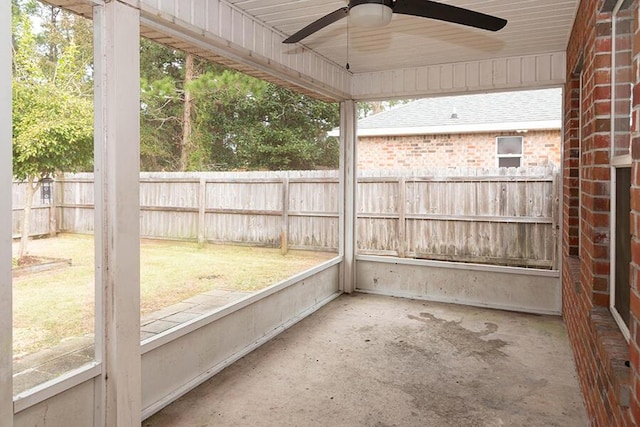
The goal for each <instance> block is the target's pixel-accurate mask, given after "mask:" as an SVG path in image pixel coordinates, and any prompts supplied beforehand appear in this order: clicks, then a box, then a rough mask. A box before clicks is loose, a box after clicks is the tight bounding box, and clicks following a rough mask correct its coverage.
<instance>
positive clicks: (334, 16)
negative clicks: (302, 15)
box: [282, 6, 349, 43]
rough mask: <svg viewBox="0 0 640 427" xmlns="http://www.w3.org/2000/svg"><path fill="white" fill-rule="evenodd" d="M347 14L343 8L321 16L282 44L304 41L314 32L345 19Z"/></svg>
mask: <svg viewBox="0 0 640 427" xmlns="http://www.w3.org/2000/svg"><path fill="white" fill-rule="evenodd" d="M348 14H349V8H348V7H346V6H345V7H343V8H340V9H338V10H336V11H335V12H331V13H330V14H328V15H325V16H323V17H322V18H320V19H318V20H317V21H313V22H312V23H311V24H309V25H307V26H306V27H304V28H303V29H301V30H300V31H298V32H297V33H295V34H293V35H292V36H290V37H289V38H287V39H286V40H285V41H283V42H282V43H297V42H299V41H300V40H302V39H304V38H305V37H308V36H310V35H311V34H313V33H315V32H316V31H318V30H321V29H323V28H324V27H326V26H327V25H330V24H333V23H334V22H336V21H339V20H341V19H342V18H344V17H346V16H347V15H348Z"/></svg>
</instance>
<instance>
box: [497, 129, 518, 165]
mask: <svg viewBox="0 0 640 427" xmlns="http://www.w3.org/2000/svg"><path fill="white" fill-rule="evenodd" d="M496 146H497V153H498V167H499V168H519V167H520V166H522V137H521V136H499V137H497V138H496Z"/></svg>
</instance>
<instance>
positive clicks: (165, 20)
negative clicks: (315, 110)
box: [123, 0, 351, 100]
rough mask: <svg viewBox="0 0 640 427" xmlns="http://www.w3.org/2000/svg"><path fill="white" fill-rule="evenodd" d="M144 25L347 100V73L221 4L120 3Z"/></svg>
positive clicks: (205, 0) (207, 0) (190, 0)
mask: <svg viewBox="0 0 640 427" xmlns="http://www.w3.org/2000/svg"><path fill="white" fill-rule="evenodd" d="M123 1H125V2H127V3H129V4H131V5H132V6H133V7H137V8H139V9H140V13H141V17H142V23H143V25H146V26H150V27H153V28H154V29H155V30H157V31H159V32H163V33H167V34H169V35H170V36H171V37H174V38H178V39H181V40H184V41H186V42H187V43H189V44H191V45H195V46H197V47H198V48H201V49H204V50H209V51H211V52H213V53H215V54H217V55H220V56H223V57H225V58H229V59H231V60H233V61H235V62H237V63H239V64H242V65H246V66H249V67H251V68H253V69H255V70H258V71H259V72H261V73H266V74H269V75H272V76H274V77H275V78H277V79H281V80H285V81H288V82H291V83H293V84H294V85H297V86H301V87H303V88H305V89H309V90H311V91H314V92H317V93H319V94H322V95H323V96H324V97H328V98H331V99H334V100H343V99H347V98H348V96H349V88H350V86H351V85H350V78H351V74H350V73H349V72H348V71H347V70H345V69H344V68H343V67H342V66H340V65H338V64H335V63H333V62H331V61H329V60H327V59H326V58H324V57H322V56H320V55H318V54H317V53H315V52H313V51H311V50H310V49H307V48H306V47H303V46H301V45H285V44H283V43H282V41H283V40H284V38H285V37H284V35H283V34H281V33H279V32H277V31H276V30H274V29H273V28H269V27H267V26H266V25H265V24H264V23H262V22H260V21H258V20H256V19H255V18H253V17H251V16H249V15H247V14H246V13H244V12H243V11H241V10H240V9H238V8H237V7H235V6H233V5H230V4H229V3H227V2H225V1H222V0H123Z"/></svg>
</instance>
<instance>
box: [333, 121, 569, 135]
mask: <svg viewBox="0 0 640 427" xmlns="http://www.w3.org/2000/svg"><path fill="white" fill-rule="evenodd" d="M561 128H562V121H561V120H545V121H531V122H511V123H484V124H470V125H453V126H450V125H446V126H416V127H401V128H371V129H362V128H359V129H358V136H404V135H437V134H443V133H480V132H508V131H514V132H522V131H529V130H560V129H561ZM328 135H329V136H339V135H340V131H339V129H333V130H332V131H330V132H329V133H328Z"/></svg>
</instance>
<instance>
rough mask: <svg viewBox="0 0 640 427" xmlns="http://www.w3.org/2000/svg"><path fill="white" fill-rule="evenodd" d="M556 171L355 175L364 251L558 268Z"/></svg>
mask: <svg viewBox="0 0 640 427" xmlns="http://www.w3.org/2000/svg"><path fill="white" fill-rule="evenodd" d="M398 175H400V176H398ZM558 176H559V175H558V173H557V172H556V171H555V170H554V169H553V168H523V169H505V168H503V169H498V170H496V169H494V170H490V169H464V170H460V169H459V170H434V171H423V172H422V173H421V174H419V175H416V174H410V173H405V174H404V175H401V174H396V175H395V176H387V177H381V176H374V174H368V176H363V177H361V178H359V180H358V223H357V227H358V250H359V253H362V254H376V255H392V256H398V257H401V258H405V257H406V258H425V259H436V260H446V261H463V262H474V263H482V264H498V265H510V266H524V267H538V268H557V248H558V244H557V242H558V241H557V239H558V203H559V187H558V185H559V180H558Z"/></svg>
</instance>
